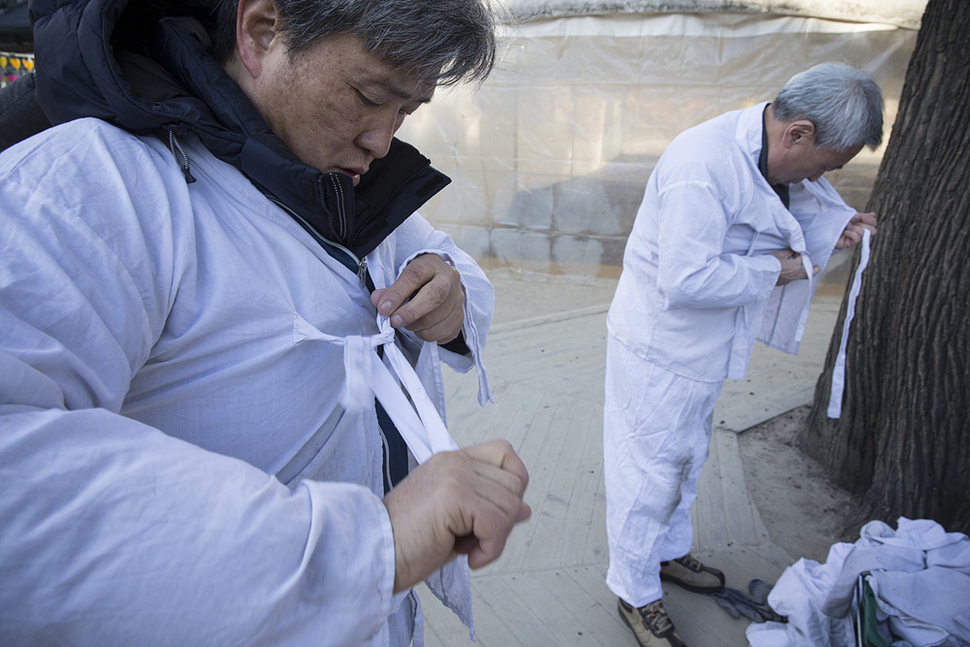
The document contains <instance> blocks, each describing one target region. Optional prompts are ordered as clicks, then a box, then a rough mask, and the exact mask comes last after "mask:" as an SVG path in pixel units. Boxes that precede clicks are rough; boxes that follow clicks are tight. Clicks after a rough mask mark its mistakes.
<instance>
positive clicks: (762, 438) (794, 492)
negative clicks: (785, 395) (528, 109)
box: [738, 405, 859, 562]
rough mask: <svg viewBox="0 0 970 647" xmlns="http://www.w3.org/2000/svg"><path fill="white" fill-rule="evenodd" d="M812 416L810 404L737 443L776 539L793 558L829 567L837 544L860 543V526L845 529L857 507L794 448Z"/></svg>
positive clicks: (763, 516) (746, 433)
mask: <svg viewBox="0 0 970 647" xmlns="http://www.w3.org/2000/svg"><path fill="white" fill-rule="evenodd" d="M808 412H809V406H808V405H805V406H802V407H798V408H797V409H793V410H791V411H789V412H788V413H785V414H782V415H780V416H777V417H775V418H773V419H771V420H769V421H767V422H764V423H762V424H760V425H758V426H756V427H752V428H751V429H748V430H747V431H744V432H742V433H741V434H739V436H738V440H739V444H740V446H741V461H742V464H743V465H744V476H745V482H746V484H747V486H748V492H749V493H750V494H751V498H752V499H753V500H754V504H755V505H756V506H757V508H758V512H759V513H760V514H761V519H762V521H764V523H765V526H766V527H767V528H768V532H769V534H770V535H771V538H772V540H773V541H774V542H775V544H777V545H778V546H780V547H782V548H784V549H785V550H786V551H787V552H788V554H789V555H791V556H792V557H793V558H795V559H798V558H799V557H805V558H808V559H812V560H815V561H817V562H825V561H826V555H827V554H828V551H829V547H831V545H832V544H833V543H836V542H839V541H847V542H854V541H855V540H856V539H858V537H859V526H854V527H846V519H847V518H848V515H849V513H851V512H852V511H853V510H854V509H855V508H856V507H857V504H858V502H857V500H856V498H855V497H854V496H853V495H852V494H850V493H849V492H846V491H845V490H843V489H841V488H839V487H837V486H836V485H835V484H834V483H832V481H831V480H830V479H829V478H828V477H827V476H826V475H825V473H824V472H823V471H822V468H821V466H819V464H818V463H816V462H815V461H814V460H812V459H811V458H809V457H807V456H806V455H805V454H803V453H802V452H801V451H799V450H798V448H797V447H795V446H794V438H795V434H796V433H797V431H798V430H799V429H800V428H801V426H802V425H803V424H804V423H805V418H806V417H807V416H808Z"/></svg>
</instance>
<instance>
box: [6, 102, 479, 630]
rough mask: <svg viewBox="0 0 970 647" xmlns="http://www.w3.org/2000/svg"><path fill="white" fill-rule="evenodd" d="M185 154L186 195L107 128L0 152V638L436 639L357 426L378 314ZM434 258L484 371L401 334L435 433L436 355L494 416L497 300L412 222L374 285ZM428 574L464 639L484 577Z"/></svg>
mask: <svg viewBox="0 0 970 647" xmlns="http://www.w3.org/2000/svg"><path fill="white" fill-rule="evenodd" d="M181 144H182V147H183V149H184V150H185V152H186V154H187V157H188V159H189V161H190V163H191V173H192V175H193V176H194V177H195V180H196V181H195V182H193V183H191V184H187V183H186V181H185V178H184V177H183V174H182V172H181V171H180V170H179V168H178V166H177V165H176V164H175V163H174V161H173V159H172V156H171V153H170V151H169V150H168V148H167V147H166V146H165V145H163V144H162V142H161V141H160V140H158V139H156V138H154V137H135V136H132V135H131V134H129V133H126V132H124V131H121V130H119V129H116V128H113V127H111V126H109V125H107V124H105V123H103V122H100V121H98V120H94V119H82V120H78V121H74V122H70V123H67V124H64V125H62V126H59V127H56V128H52V129H50V130H48V131H46V132H44V133H42V134H40V135H38V136H36V137H34V138H32V139H30V140H27V141H25V142H22V143H21V144H19V145H18V146H16V147H14V148H12V149H9V150H8V151H6V152H5V153H4V154H3V155H2V156H0V210H2V214H3V215H2V217H0V246H2V255H0V520H2V522H0V582H2V586H0V643H3V644H4V645H10V646H13V645H48V644H65V645H67V644H69V645H92V646H95V645H97V646H103V645H122V644H128V645H140V646H148V645H212V646H214V645H299V646H305V645H404V644H407V642H408V641H409V640H410V638H411V634H412V631H414V632H415V643H416V644H420V639H421V620H420V619H421V614H420V608H419V605H418V604H417V601H416V598H414V596H412V595H408V594H401V595H397V596H395V595H392V588H393V582H394V540H393V536H392V532H391V526H390V521H389V518H388V515H387V511H386V509H385V508H384V506H383V504H382V502H381V498H382V496H383V480H382V462H383V458H382V455H383V454H382V439H381V435H380V433H379V430H378V424H377V419H376V414H375V411H374V407H373V406H370V407H356V408H351V409H347V408H346V407H345V406H344V405H345V404H346V403H347V402H351V401H353V399H354V397H356V398H357V399H358V400H361V399H363V400H365V401H368V400H369V402H370V403H371V405H372V404H373V397H374V396H373V394H372V393H365V394H363V396H362V395H361V393H359V392H358V393H354V394H349V396H350V397H348V393H347V392H346V390H345V388H344V385H345V383H346V382H347V380H346V377H347V375H346V373H345V357H349V356H346V355H345V352H344V347H343V346H342V345H341V344H340V343H334V340H337V341H338V342H339V341H341V340H344V339H365V340H366V339H368V338H369V337H371V336H373V335H376V334H377V333H378V332H379V329H378V321H377V320H378V317H377V314H376V310H375V308H374V307H373V306H372V305H371V303H370V299H369V293H368V291H367V289H366V288H364V287H363V286H362V285H361V281H360V279H359V278H358V276H357V275H356V274H355V273H354V272H352V271H350V270H348V269H347V268H346V267H345V266H343V265H341V264H340V263H339V262H337V261H335V260H334V259H333V258H332V257H331V256H330V255H329V254H328V253H327V252H326V251H325V250H324V249H322V248H321V246H320V245H319V244H318V243H317V242H316V241H315V240H314V239H313V238H312V237H311V236H310V234H308V233H307V231H305V230H304V229H303V228H302V227H301V226H300V225H299V224H298V223H297V222H296V221H295V220H294V219H293V218H292V217H290V216H289V215H287V214H286V213H285V212H284V211H283V210H282V209H281V208H279V207H278V206H276V205H275V204H273V203H272V202H271V201H269V200H268V199H267V198H266V197H264V196H263V195H262V194H261V193H260V192H259V191H258V190H257V189H256V188H255V187H254V186H253V185H252V184H251V183H250V182H249V181H248V180H247V179H246V178H245V177H244V176H243V175H242V174H241V173H240V172H239V171H237V170H236V169H234V168H233V167H231V166H229V165H227V164H225V163H223V162H221V161H219V160H217V159H216V158H215V157H213V156H212V155H211V154H210V153H209V152H208V151H207V150H206V149H204V148H203V147H202V146H201V145H199V144H198V142H197V141H195V140H194V139H192V138H185V139H184V140H183V141H181ZM424 252H430V253H436V254H439V255H441V256H442V258H444V259H446V260H447V261H448V262H450V263H452V264H453V265H454V266H456V267H457V268H458V269H459V270H460V272H461V276H462V284H463V287H464V290H465V296H466V299H465V323H464V329H463V333H464V338H465V340H466V342H467V345H468V346H469V348H470V349H471V351H472V352H471V355H470V356H459V355H457V354H454V353H451V352H448V351H447V350H444V349H440V348H439V347H438V346H437V345H436V344H424V343H422V342H420V341H419V340H418V339H417V338H416V337H413V336H411V335H410V333H407V332H404V333H399V335H398V338H399V339H402V338H405V337H406V338H407V340H406V341H401V345H402V346H405V347H406V349H405V353H406V354H407V355H408V356H409V358H410V359H411V361H412V363H413V364H414V366H415V370H416V372H417V374H418V377H419V378H420V380H421V382H422V383H423V385H424V388H425V389H426V391H427V394H428V396H429V397H430V398H431V400H432V401H433V403H434V405H435V406H436V407H437V408H438V410H439V411H440V413H441V415H442V416H443V414H444V411H443V400H444V398H443V389H442V382H441V373H440V367H439V358H440V359H441V360H443V361H445V362H446V363H448V364H450V365H451V366H453V367H454V368H456V369H457V370H460V371H467V370H469V369H471V368H473V367H476V368H477V370H478V372H479V377H480V386H481V389H482V392H481V393H480V400H482V399H483V398H487V397H490V394H489V393H488V385H487V381H486V378H485V374H484V368H483V366H482V364H481V359H480V358H481V353H482V349H483V345H484V343H485V337H486V333H487V330H488V327H489V325H490V323H491V316H492V311H493V303H494V297H493V291H492V288H491V285H490V284H489V283H488V281H487V279H486V278H485V276H484V274H483V273H482V272H481V270H480V269H479V268H478V267H477V265H475V263H474V262H473V261H472V260H471V259H470V258H469V257H468V256H467V255H465V254H464V253H463V252H461V251H460V250H459V249H458V248H457V247H456V246H455V245H454V244H453V243H452V241H451V239H450V238H449V237H448V236H446V235H444V234H442V233H440V232H438V231H436V230H434V229H433V228H432V227H431V226H430V225H429V224H428V223H427V222H426V221H425V220H424V219H423V218H421V217H420V216H418V215H413V216H411V217H410V218H409V219H408V220H407V221H406V222H404V223H403V224H402V225H401V226H400V227H399V228H398V229H397V230H396V231H395V232H394V233H393V234H392V235H391V236H389V237H388V238H387V239H386V240H384V241H383V242H382V243H381V244H380V246H379V247H378V248H377V249H376V250H374V251H373V252H372V253H371V254H369V255H368V257H367V259H366V260H367V267H368V270H369V272H370V274H371V277H372V279H373V281H374V283H375V284H376V285H377V287H384V286H387V285H390V284H391V283H392V282H393V280H394V279H395V278H396V276H398V274H399V272H400V271H401V269H402V268H403V267H404V265H406V263H407V262H408V261H409V260H410V259H411V258H413V257H414V256H415V255H417V254H420V253H424ZM354 361H355V360H354V358H353V357H350V359H349V361H348V364H347V366H350V367H351V370H355V368H354V367H355V366H357V365H355V364H354ZM358 368H359V366H358ZM277 475H278V476H279V478H277ZM433 579H434V580H435V586H436V587H437V588H439V589H441V591H440V593H441V595H442V596H443V597H444V598H445V599H446V600H447V603H448V604H449V605H451V606H453V607H454V608H455V609H456V611H457V612H458V613H459V615H461V616H462V618H463V619H464V620H465V621H467V622H468V623H469V624H470V623H471V615H470V603H471V598H470V591H469V589H468V575H467V566H464V564H462V563H461V562H453V564H452V565H451V566H450V568H448V569H447V571H446V572H439V574H438V575H437V576H436V577H435V578H433ZM396 611H400V613H395V612H396ZM389 617H390V620H389Z"/></svg>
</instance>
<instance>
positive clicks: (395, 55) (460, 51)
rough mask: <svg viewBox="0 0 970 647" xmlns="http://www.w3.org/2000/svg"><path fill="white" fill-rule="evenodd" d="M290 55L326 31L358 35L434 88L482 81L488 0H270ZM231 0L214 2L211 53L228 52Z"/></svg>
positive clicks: (490, 26) (488, 63) (491, 34)
mask: <svg viewBox="0 0 970 647" xmlns="http://www.w3.org/2000/svg"><path fill="white" fill-rule="evenodd" d="M274 4H275V6H276V10H277V12H278V13H279V15H280V19H281V22H282V24H283V30H282V32H281V36H282V38H283V39H284V43H285V44H286V46H287V48H288V51H289V53H290V55H292V56H299V55H300V53H302V52H305V51H307V50H308V49H310V48H311V47H312V46H313V45H314V44H315V43H317V42H318V41H320V40H321V39H323V38H326V37H328V36H335V35H338V34H352V35H355V36H358V37H359V38H360V39H361V41H362V42H363V43H364V47H366V48H367V50H368V51H369V52H372V53H374V54H376V55H377V56H378V57H379V58H381V59H382V60H385V61H387V62H388V63H391V64H392V65H395V66H397V67H400V68H403V69H407V70H413V71H414V72H415V73H416V74H417V75H418V77H419V78H420V79H421V80H424V81H430V82H433V83H434V84H435V85H455V84H457V83H460V82H462V81H466V80H467V81H478V82H481V81H484V80H485V78H486V77H488V75H489V73H490V72H491V71H492V67H493V66H494V64H495V19H494V16H493V14H492V11H491V8H490V7H489V5H488V0H274ZM237 7H238V0H221V1H220V2H219V9H218V11H219V15H218V22H219V26H218V32H217V34H216V39H215V40H216V42H215V44H214V46H213V50H212V55H213V57H214V58H215V59H216V60H217V61H219V62H220V63H225V62H226V61H228V60H229V59H231V58H232V56H233V55H234V54H235V50H236V12H237Z"/></svg>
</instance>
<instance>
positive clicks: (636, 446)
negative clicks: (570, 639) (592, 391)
mask: <svg viewBox="0 0 970 647" xmlns="http://www.w3.org/2000/svg"><path fill="white" fill-rule="evenodd" d="M881 139H882V98H881V95H880V92H879V88H878V87H877V86H876V84H875V83H874V82H873V81H872V80H871V79H870V78H869V77H868V76H866V75H865V74H864V73H862V72H860V71H859V70H856V69H854V68H851V67H848V66H844V65H835V64H824V65H820V66H816V67H814V68H812V69H810V70H808V71H806V72H803V73H801V74H798V75H796V76H795V77H793V78H792V79H791V80H790V81H789V82H788V83H787V84H786V86H785V88H784V89H783V90H782V91H781V92H780V93H779V95H778V97H777V98H776V99H775V100H774V101H773V102H771V103H761V104H758V105H756V106H753V107H751V108H748V109H746V110H738V111H734V112H730V113H727V114H724V115H721V116H720V117H716V118H714V119H712V120H710V121H707V122H705V123H703V124H700V125H699V126H695V127H694V128H691V129H689V130H687V131H685V132H683V133H681V134H680V135H679V136H678V137H677V138H676V139H674V141H673V142H672V143H671V144H670V146H669V147H668V148H667V150H666V151H665V152H664V154H663V156H662V157H661V158H660V161H659V162H658V164H657V167H656V169H654V171H653V173H652V174H651V176H650V179H649V182H648V184H647V188H646V192H645V194H644V198H643V203H642V204H641V205H640V210H639V212H638V213H637V217H636V221H635V223H634V226H633V231H632V233H631V234H630V238H629V241H628V243H627V247H626V252H625V255H624V258H623V273H622V275H621V277H620V281H619V285H618V286H617V290H616V294H615V296H614V298H613V303H612V306H611V307H610V312H609V317H608V327H609V337H608V344H607V363H606V404H605V414H604V454H605V472H606V501H607V531H608V536H609V545H610V567H609V571H608V573H607V584H608V585H609V587H610V588H611V590H612V591H613V592H614V593H615V594H616V595H617V596H618V597H619V602H618V604H619V610H620V614H621V617H623V619H624V620H625V621H626V622H627V624H628V625H629V626H630V628H631V629H632V630H633V632H634V634H635V635H636V637H637V640H638V641H639V643H640V644H641V645H644V646H646V645H662V646H663V647H668V646H673V647H679V646H680V645H683V640H682V638H681V637H680V635H679V634H678V633H677V631H676V630H675V629H674V626H673V623H672V622H671V621H670V618H669V617H668V616H667V613H666V611H665V609H664V606H663V602H662V596H663V590H662V589H661V585H660V583H661V580H667V581H670V582H673V583H675V584H679V585H681V586H683V587H685V588H687V589H689V590H692V591H696V592H701V593H711V592H718V591H720V590H721V589H722V588H723V587H724V584H725V582H724V575H723V574H722V573H721V572H720V571H719V570H717V569H714V568H711V567H709V566H705V565H703V564H701V563H700V562H699V561H698V560H696V559H695V558H694V557H692V556H691V555H690V554H689V551H690V548H691V543H692V539H693V535H692V528H691V521H690V507H691V504H692V503H693V501H694V499H695V497H696V495H697V481H698V478H699V477H700V474H701V468H702V466H703V464H704V461H705V459H706V458H707V450H708V444H709V442H710V436H711V423H712V413H713V411H714V404H715V401H716V400H717V396H718V395H719V393H720V390H721V384H722V382H723V380H724V379H725V378H733V379H740V378H742V377H743V376H744V373H745V370H746V368H747V363H748V359H749V357H750V355H751V348H752V345H753V343H754V341H755V338H756V337H757V338H760V339H762V340H763V341H765V342H766V343H770V344H772V345H774V346H776V347H778V348H780V349H782V350H785V351H787V352H796V351H797V348H798V339H799V338H800V329H801V327H802V326H803V324H804V320H805V317H806V316H807V314H808V306H809V304H810V301H811V298H812V296H813V294H814V291H815V287H816V286H815V280H814V279H812V280H809V279H810V277H814V276H815V275H816V274H817V273H818V271H819V270H820V268H822V267H824V266H825V264H826V262H827V261H828V259H829V256H830V255H831V254H832V252H833V250H834V249H836V248H844V247H851V246H853V245H856V244H858V243H859V242H860V241H861V240H862V238H863V231H864V230H865V229H869V230H871V231H875V226H876V216H875V214H857V213H855V211H854V210H853V209H851V208H849V207H848V206H847V205H846V204H845V203H844V202H843V201H842V199H841V198H840V197H839V195H838V193H836V191H835V190H834V189H833V188H832V187H831V185H829V184H828V182H826V181H825V180H824V179H822V175H823V174H824V173H825V172H826V171H830V170H833V169H836V168H840V167H841V166H842V165H843V164H846V163H847V162H848V161H849V160H850V159H852V158H853V157H855V155H856V154H858V153H859V151H860V150H861V149H862V148H863V146H869V147H871V148H875V147H877V146H878V145H879V143H880V141H881ZM769 304H770V307H769Z"/></svg>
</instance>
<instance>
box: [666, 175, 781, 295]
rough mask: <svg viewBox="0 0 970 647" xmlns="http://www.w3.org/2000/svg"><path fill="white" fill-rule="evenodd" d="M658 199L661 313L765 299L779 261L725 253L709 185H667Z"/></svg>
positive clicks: (723, 226)
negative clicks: (664, 310) (665, 310)
mask: <svg viewBox="0 0 970 647" xmlns="http://www.w3.org/2000/svg"><path fill="white" fill-rule="evenodd" d="M659 200H660V215H659V236H658V248H659V256H660V259H659V263H658V274H657V282H658V287H659V289H660V291H661V294H662V296H663V307H664V308H665V309H667V310H672V309H676V308H723V307H733V306H741V305H747V304H752V303H758V302H760V301H763V300H765V299H767V298H768V296H769V295H770V294H771V290H772V289H773V288H774V286H775V283H776V282H777V280H778V275H779V273H780V272H781V262H780V261H779V260H778V259H776V258H774V257H773V256H769V255H756V256H745V255H741V254H736V253H727V252H725V251H724V239H725V236H726V234H727V230H728V226H729V224H730V222H729V217H728V214H727V212H726V211H725V207H724V198H723V197H722V196H719V195H718V194H717V188H716V187H715V186H714V185H713V184H709V183H705V182H699V181H690V182H678V183H675V184H671V185H669V186H665V187H664V188H663V190H662V191H661V193H660V196H659Z"/></svg>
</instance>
